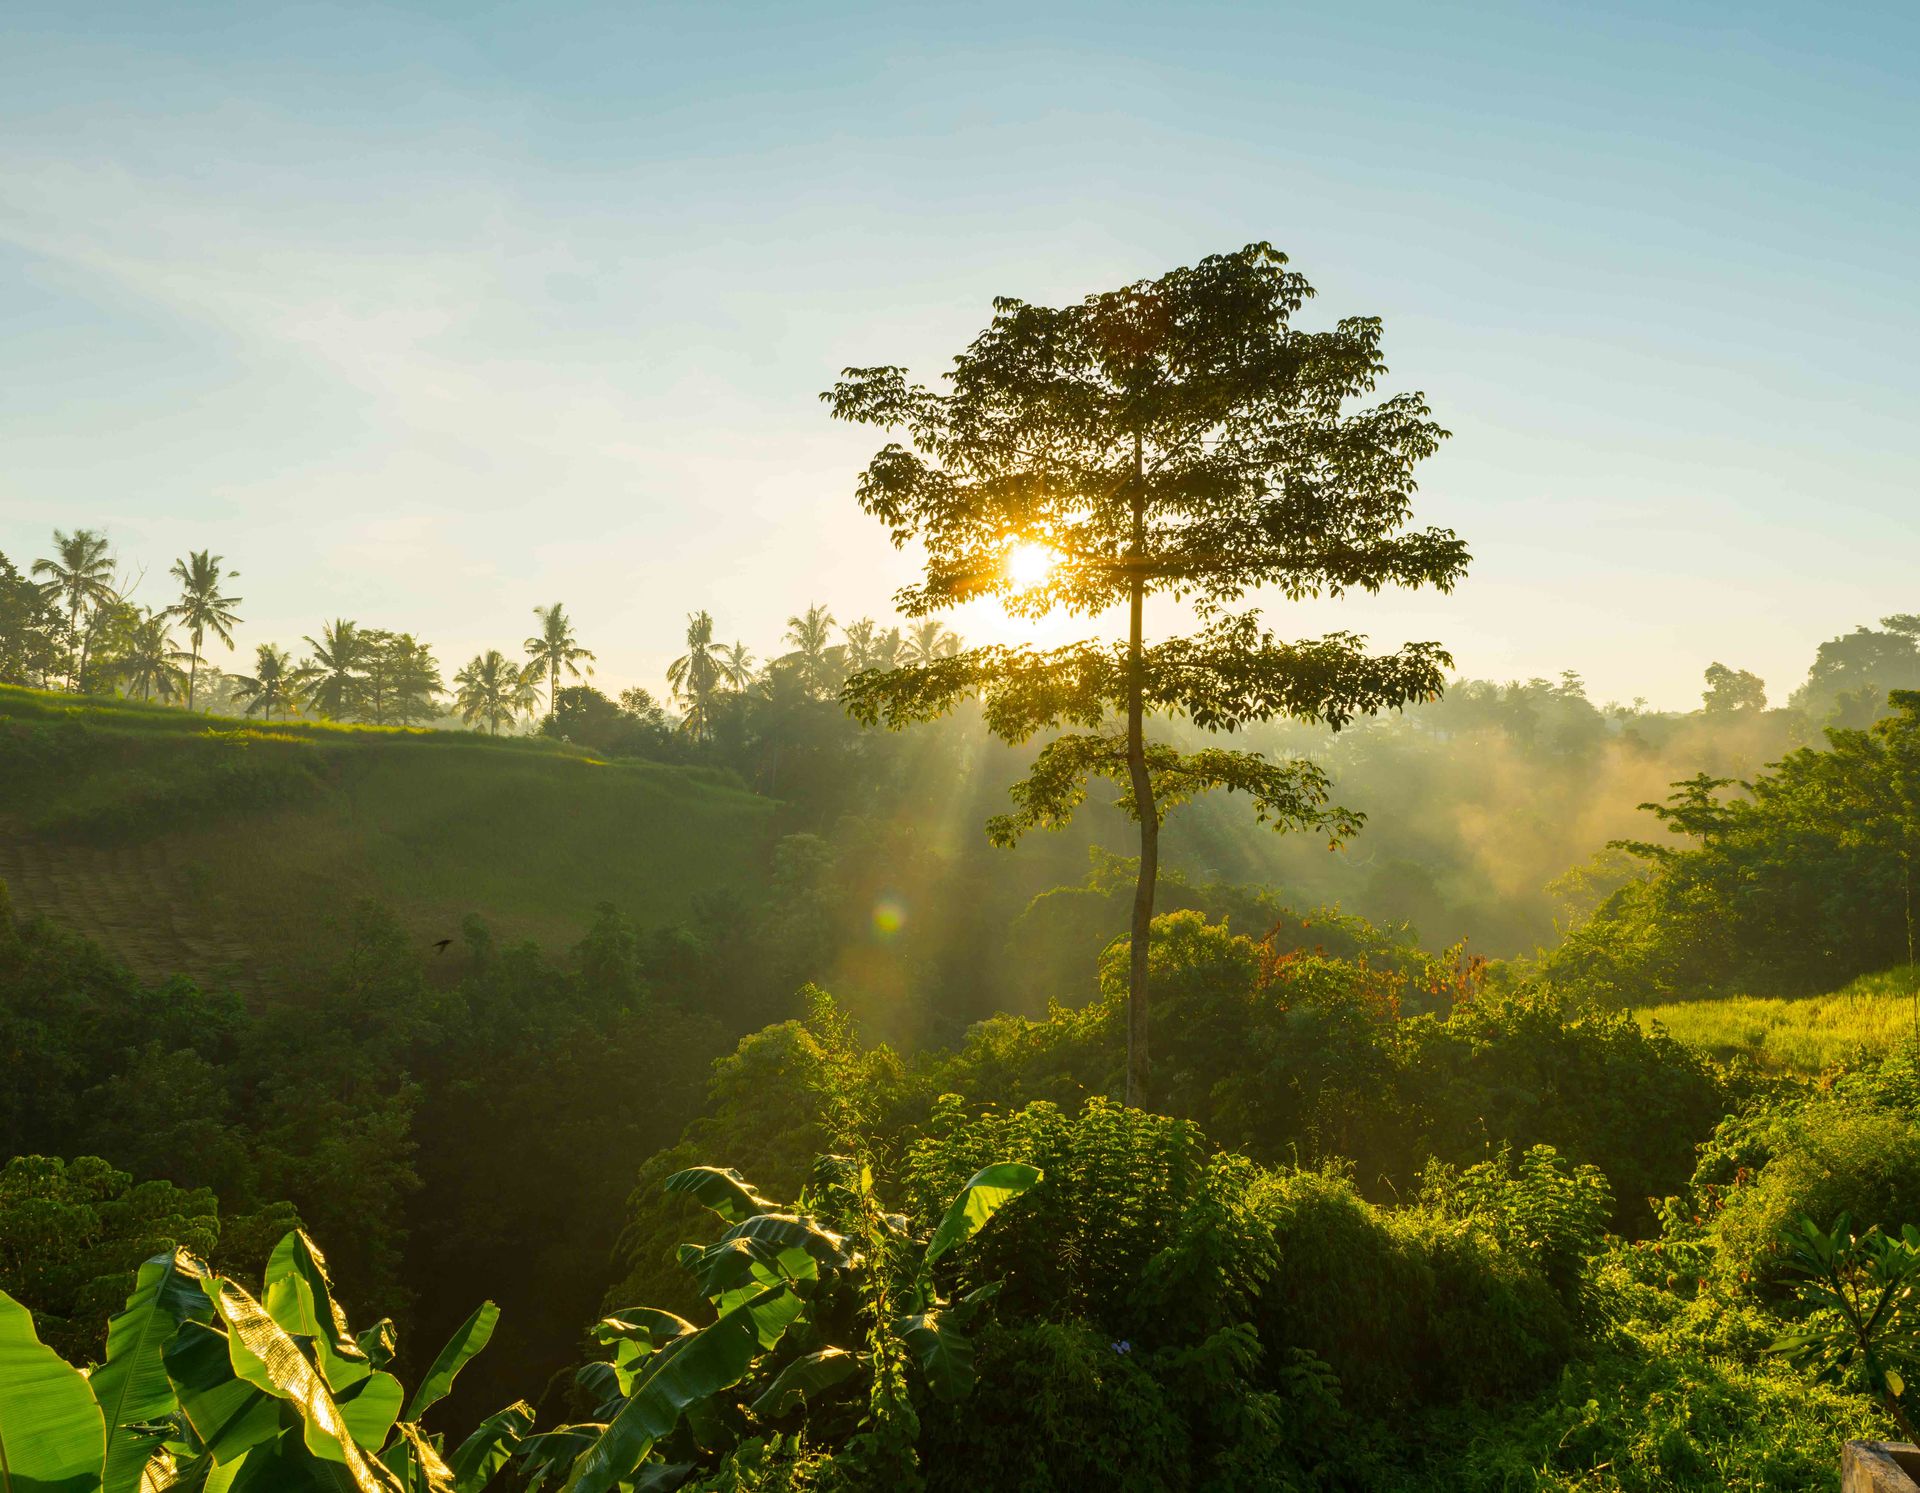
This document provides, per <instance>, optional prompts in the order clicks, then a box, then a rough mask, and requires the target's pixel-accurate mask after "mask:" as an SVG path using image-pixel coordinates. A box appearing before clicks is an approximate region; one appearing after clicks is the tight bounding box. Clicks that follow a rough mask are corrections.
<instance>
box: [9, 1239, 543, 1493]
mask: <svg viewBox="0 0 1920 1493" xmlns="http://www.w3.org/2000/svg"><path fill="white" fill-rule="evenodd" d="M498 1319H499V1309H498V1308H497V1307H495V1306H494V1305H493V1304H492V1303H491V1302H488V1303H485V1304H484V1305H482V1306H481V1307H480V1308H479V1309H478V1310H477V1311H475V1312H474V1313H473V1315H472V1316H470V1317H469V1318H468V1319H467V1320H466V1322H465V1323H463V1324H462V1325H461V1326H460V1327H459V1328H458V1329H457V1330H456V1331H455V1333H454V1334H453V1337H452V1338H451V1339H450V1340H449V1341H448V1343H447V1345H446V1346H445V1347H444V1348H442V1349H441V1351H440V1353H439V1355H438V1356H437V1357H436V1358H435V1359H434V1361H433V1363H432V1365H431V1366H430V1367H429V1368H428V1370H427V1372H426V1375H425V1377H424V1378H423V1379H422V1380H421V1382H420V1384H419V1386H418V1387H417V1388H416V1389H415V1390H414V1392H413V1395H412V1396H411V1397H410V1398H409V1397H407V1395H406V1393H405V1391H404V1390H403V1389H402V1388H401V1386H400V1382H399V1380H397V1379H395V1378H394V1377H393V1376H392V1375H391V1374H389V1373H387V1372H386V1367H387V1365H388V1364H390V1363H391V1362H392V1360H393V1355H394V1349H395V1341H394V1332H393V1324H392V1323H391V1322H379V1323H376V1324H374V1325H373V1326H372V1327H369V1328H368V1329H366V1330H365V1331H363V1332H361V1333H359V1334H358V1335H357V1336H356V1335H354V1334H353V1333H352V1332H351V1331H350V1329H349V1328H348V1325H347V1319H346V1315H345V1313H344V1312H343V1311H342V1310H341V1307H340V1304H339V1302H338V1300H337V1299H336V1298H335V1296H334V1294H333V1284H332V1281H331V1279H330V1278H329V1277H328V1274H327V1269H326V1261H325V1259H324V1258H323V1257H322V1255H321V1254H320V1251H319V1250H318V1249H317V1248H316V1247H315V1246H314V1245H313V1242H312V1241H311V1240H310V1239H308V1238H307V1236H306V1235H305V1234H304V1233H301V1232H300V1231H298V1230H295V1231H294V1232H292V1233H289V1234H288V1235H287V1236H286V1237H285V1238H283V1239H282V1240H281V1241H280V1243H279V1245H278V1246H277V1247H276V1248H275V1249H274V1251H273V1253H272V1255H271V1257H270V1258H269V1259H268V1261H267V1267H266V1272H265V1276H264V1280H263V1283H262V1288H261V1292H260V1295H259V1296H258V1297H255V1296H254V1295H252V1294H251V1293H249V1292H248V1291H247V1290H246V1289H245V1288H244V1287H242V1286H240V1285H239V1284H238V1283H236V1282H235V1281H232V1280H229V1279H226V1278H224V1277H222V1276H219V1275H216V1274H214V1273H213V1272H211V1271H209V1270H208V1269H207V1267H206V1266H205V1265H203V1264H202V1263H201V1262H200V1261H199V1260H198V1259H197V1258H195V1257H194V1256H193V1255H191V1254H189V1253H188V1252H187V1251H185V1250H182V1249H173V1250H170V1251H168V1252H167V1253H165V1254H161V1255H157V1256H155V1257H154V1258H152V1259H150V1260H148V1261H147V1262H146V1263H145V1264H144V1265H142V1266H141V1267H140V1270H139V1275H138V1278H137V1280H136V1281H135V1284H134V1288H133V1292H132V1294H131V1295H130V1296H128V1297H127V1302H126V1306H125V1308H124V1310H122V1311H121V1313H120V1314H119V1315H118V1316H116V1317H115V1318H114V1319H113V1321H112V1323H111V1324H110V1325H109V1327H108V1330H107V1347H106V1356H105V1359H104V1360H103V1361H102V1362H101V1363H100V1364H99V1366H98V1367H96V1368H94V1369H93V1370H92V1372H91V1373H90V1374H82V1373H81V1372H80V1371H79V1370H77V1369H75V1368H73V1367H72V1366H70V1365H68V1364H67V1363H66V1362H64V1361H63V1360H62V1359H61V1358H60V1356H59V1355H58V1354H57V1353H55V1352H54V1351H53V1350H52V1349H51V1348H48V1347H45V1346H44V1345H43V1344H41V1342H40V1341H39V1338H38V1337H37V1336H36V1334H35V1332H34V1327H33V1318H32V1314H31V1313H30V1312H28V1311H27V1309H26V1308H25V1307H23V1306H21V1305H20V1304H19V1303H18V1302H16V1301H15V1300H14V1299H13V1298H12V1297H10V1296H8V1295H6V1294H5V1293H0V1486H5V1487H9V1488H41V1489H59V1490H62V1493H140V1490H142V1489H158V1488H168V1487H174V1488H202V1487H212V1486H217V1487H222V1488H227V1487H257V1488H262V1489H267V1488H306V1487H321V1488H338V1489H342V1490H350V1493H411V1490H415V1489H418V1490H423V1493H425V1490H436V1493H444V1490H449V1489H451V1490H457V1493H478V1490H480V1489H483V1488H485V1487H486V1486H487V1485H488V1483H489V1482H490V1481H491V1480H492V1479H493V1477H494V1476H495V1475H496V1474H497V1473H498V1472H500V1470H501V1469H502V1468H503V1467H504V1466H505V1465H506V1462H507V1460H508V1458H509V1457H510V1456H511V1455H512V1453H513V1452H514V1451H515V1450H516V1449H517V1447H518V1446H519V1444H520V1443H521V1442H522V1440H523V1439H524V1438H525V1437H526V1435H527V1433H528V1431H529V1430H531V1428H532V1425H533V1414H532V1412H531V1411H530V1410H529V1409H528V1408H527V1407H526V1406H525V1405H523V1404H518V1405H512V1406H509V1407H508V1408H507V1409H505V1410H503V1411H501V1412H499V1413H498V1414H496V1415H494V1416H491V1417H489V1418H488V1419H487V1420H486V1421H484V1422H482V1423H481V1425H480V1427H479V1428H478V1429H477V1430H475V1431H474V1432H473V1434H472V1435H470V1436H469V1437H467V1439H466V1440H465V1441H463V1442H462V1443H461V1444H460V1445H459V1446H458V1447H457V1448H455V1449H453V1450H452V1451H449V1450H448V1449H447V1447H446V1444H445V1441H444V1438H442V1437H441V1436H439V1435H437V1434H435V1433H432V1432H430V1431H428V1430H427V1429H426V1428H425V1427H424V1426H423V1425H422V1423H421V1422H422V1417H423V1416H425V1415H426V1413H427V1412H428V1411H429V1410H431V1409H432V1408H433V1406H434V1405H435V1404H437V1403H438V1402H439V1401H440V1400H441V1399H443V1398H445V1396H446V1394H447V1392H448V1390H449V1389H450V1388H451V1387H452V1385H453V1381H454V1378H455V1376H456V1375H457V1374H458V1373H459V1372H460V1370H461V1369H462V1368H463V1367H464V1366H465V1365H466V1363H467V1362H468V1361H469V1360H470V1359H472V1358H473V1356H474V1355H475V1354H476V1353H478V1352H479V1351H480V1350H481V1349H482V1348H484V1347H485V1346H486V1344H487V1341H488V1339H489V1338H490V1337H491V1336H492V1334H493V1329H494V1324H495V1323H496V1322H497V1320H498ZM403 1407H404V1410H403Z"/></svg>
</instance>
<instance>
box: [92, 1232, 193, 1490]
mask: <svg viewBox="0 0 1920 1493" xmlns="http://www.w3.org/2000/svg"><path fill="white" fill-rule="evenodd" d="M205 1274H206V1267H205V1266H203V1265H202V1264H201V1263H200V1262H199V1261H198V1260H196V1259H195V1258H194V1257H193V1256H192V1255H190V1254H187V1253H186V1252H185V1251H184V1250H173V1251H171V1252H170V1253H168V1254H164V1255H155V1256H154V1257H153V1258H152V1259H151V1260H148V1261H146V1262H145V1263H144V1264H142V1265H141V1267H140V1273H139V1275H138V1276H137V1277H136V1278H135V1281H134V1287H133V1294H132V1295H130V1296H128V1297H127V1304H126V1306H125V1308H123V1309H122V1310H121V1312H120V1313H119V1315H117V1316H116V1317H114V1318H113V1319H112V1320H111V1321H110V1322H108V1323H107V1359H106V1362H105V1363H103V1364H101V1365H100V1367H99V1368H97V1369H95V1370H94V1371H93V1375H92V1377H91V1378H90V1379H89V1381H88V1382H89V1384H90V1385H91V1386H92V1389H93V1397H94V1399H95V1401H97V1402H98V1404H99V1406H100V1413H101V1415H102V1416H103V1417H104V1418H105V1421H106V1428H107V1460H106V1476H105V1478H104V1480H103V1486H104V1488H105V1490H106V1493H139V1490H140V1479H141V1473H142V1472H143V1471H145V1469H146V1465H147V1460H148V1458H149V1457H151V1456H152V1455H153V1451H154V1448H155V1447H157V1446H159V1444H160V1442H161V1441H162V1440H163V1439H164V1436H163V1433H162V1431H161V1430H159V1429H157V1428H155V1429H146V1427H147V1426H148V1425H149V1424H150V1423H152V1422H155V1421H158V1420H159V1419H160V1418H161V1417H162V1416H166V1415H171V1414H172V1413H173V1411H174V1409H175V1407H176V1406H177V1404H178V1403H179V1402H178V1401H177V1400H176V1398H175V1397H174V1393H173V1386H172V1385H171V1384H170V1383H168V1382H167V1368H166V1365H165V1363H163V1362H162V1361H161V1357H160V1355H161V1351H162V1350H163V1349H164V1348H165V1347H166V1345H167V1343H168V1342H169V1341H170V1340H171V1339H172V1337H173V1335H174V1333H175V1332H176V1331H178V1330H179V1327H180V1324H181V1323H182V1322H186V1321H205V1320H206V1319H207V1318H208V1317H210V1316H211V1315H212V1314H213V1308H212V1307H211V1306H209V1305H208V1303H207V1296H206V1292H204V1291H203V1290H201V1288H200V1281H201V1279H202V1277H204V1276H205Z"/></svg>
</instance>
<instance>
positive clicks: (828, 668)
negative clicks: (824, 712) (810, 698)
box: [785, 605, 844, 696]
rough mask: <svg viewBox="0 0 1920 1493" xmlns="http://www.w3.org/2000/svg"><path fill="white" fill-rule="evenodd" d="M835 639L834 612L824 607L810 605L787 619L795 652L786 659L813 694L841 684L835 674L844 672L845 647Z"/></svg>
mask: <svg viewBox="0 0 1920 1493" xmlns="http://www.w3.org/2000/svg"><path fill="white" fill-rule="evenodd" d="M832 638H833V613H832V612H829V611H828V610H827V609H826V608H825V607H823V606H817V605H816V606H810V607H808V608H807V609H806V611H804V612H802V613H801V614H800V615H799V616H798V617H789V618H787V637H786V641H787V642H789V643H791V644H792V645H793V652H791V653H789V654H788V655H787V657H786V660H785V661H786V662H788V663H790V664H791V665H792V666H793V671H794V674H795V676H796V678H797V681H798V683H799V685H800V688H801V689H803V690H805V691H806V692H807V693H808V694H810V695H814V696H819V695H824V694H825V693H826V692H827V691H828V690H830V689H833V688H835V687H836V686H837V684H838V683H839V681H838V680H837V679H836V678H835V677H834V676H835V675H836V674H838V673H840V672H841V658H842V657H843V653H844V650H842V649H840V648H839V647H836V646H835V645H834V644H833V642H832V641H831V640H832Z"/></svg>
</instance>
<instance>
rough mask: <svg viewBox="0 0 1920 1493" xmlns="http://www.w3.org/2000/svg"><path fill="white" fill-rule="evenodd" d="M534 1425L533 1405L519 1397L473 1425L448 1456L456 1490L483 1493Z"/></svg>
mask: <svg viewBox="0 0 1920 1493" xmlns="http://www.w3.org/2000/svg"><path fill="white" fill-rule="evenodd" d="M532 1429H533V1407H532V1406H530V1405H528V1404H526V1403H525V1402H524V1401H518V1402H516V1403H514V1404H512V1405H509V1406H507V1408H506V1409H504V1410H497V1411H495V1412H494V1413H493V1414H492V1415H489V1416H488V1417H487V1418H486V1419H485V1420H483V1421H481V1422H480V1424H479V1425H478V1426H477V1427H475V1428H474V1432H473V1434H472V1435H471V1436H469V1437H467V1439H466V1440H465V1441H463V1442H461V1443H460V1445H459V1446H457V1447H455V1448H454V1452H453V1455H452V1456H451V1457H449V1458H447V1466H448V1468H449V1469H450V1470H451V1472H452V1474H453V1486H454V1493H481V1490H482V1489H484V1488H485V1487H486V1486H487V1484H488V1483H489V1482H491V1481H492V1479H493V1475H494V1474H495V1473H497V1472H498V1471H499V1470H500V1469H501V1468H503V1467H505V1466H506V1465H507V1463H508V1462H509V1461H511V1460H512V1458H513V1454H514V1453H515V1452H516V1451H518V1450H519V1449H520V1445H521V1443H522V1442H523V1441H524V1440H525V1439H526V1436H527V1433H528V1432H529V1431H531V1430H532Z"/></svg>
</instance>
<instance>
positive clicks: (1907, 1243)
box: [1773, 1213, 1920, 1441]
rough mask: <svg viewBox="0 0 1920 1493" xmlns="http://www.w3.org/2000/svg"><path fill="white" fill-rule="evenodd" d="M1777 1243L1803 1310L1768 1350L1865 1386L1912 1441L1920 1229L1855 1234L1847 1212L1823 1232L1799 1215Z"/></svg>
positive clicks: (1821, 1374) (1918, 1354)
mask: <svg viewBox="0 0 1920 1493" xmlns="http://www.w3.org/2000/svg"><path fill="white" fill-rule="evenodd" d="M1780 1243H1781V1246H1782V1248H1783V1249H1784V1250H1785V1251H1786V1255H1787V1262H1788V1267H1789V1268H1790V1269H1791V1270H1793V1271H1794V1272H1795V1273H1796V1274H1797V1275H1799V1276H1800V1277H1801V1279H1800V1281H1799V1282H1798V1285H1797V1289H1796V1291H1795V1295H1796V1297H1797V1299H1798V1302H1799V1305H1800V1307H1801V1308H1802V1310H1803V1311H1805V1312H1806V1314H1807V1315H1806V1317H1805V1319H1804V1320H1803V1321H1801V1322H1800V1323H1799V1324H1798V1325H1797V1326H1796V1327H1795V1328H1794V1330H1793V1331H1791V1332H1789V1333H1787V1334H1786V1335H1784V1336H1783V1337H1781V1338H1780V1339H1779V1341H1777V1342H1776V1343H1775V1344H1774V1345H1773V1351H1774V1352H1776V1353H1779V1354H1781V1355H1783V1356H1784V1357H1785V1358H1787V1359H1788V1360H1789V1361H1790V1362H1792V1363H1795V1364H1797V1365H1799V1366H1801V1367H1803V1368H1808V1369H1811V1370H1812V1371H1813V1373H1814V1374H1815V1376H1816V1377H1818V1378H1824V1379H1831V1380H1837V1381H1839V1382H1842V1383H1847V1384H1851V1385H1853V1386H1854V1387H1857V1388H1864V1389H1865V1390H1866V1391H1867V1393H1869V1394H1871V1395H1874V1396H1875V1397H1877V1398H1878V1399H1879V1400H1880V1402H1881V1403H1882V1404H1883V1405H1885V1406H1886V1407H1887V1413H1888V1414H1889V1415H1891V1416H1892V1417H1893V1418H1894V1420H1895V1421H1897V1422H1898V1423H1899V1426H1900V1431H1901V1434H1902V1435H1904V1436H1905V1437H1906V1438H1907V1440H1909V1441H1913V1440H1915V1439H1916V1436H1915V1432H1914V1425H1913V1421H1912V1420H1911V1419H1910V1418H1909V1416H1908V1413H1907V1379H1908V1378H1909V1377H1910V1376H1914V1375H1920V1303H1917V1302H1916V1301H1915V1288H1916V1286H1920V1229H1916V1228H1915V1227H1914V1226H1913V1225H1912V1224H1908V1225H1906V1226H1905V1227H1904V1228H1902V1229H1901V1230H1900V1235H1899V1237H1898V1238H1894V1237H1892V1236H1891V1235H1887V1234H1883V1233H1881V1232H1880V1230H1879V1229H1878V1228H1877V1227H1876V1228H1870V1229H1868V1230H1867V1231H1866V1232H1865V1233H1864V1234H1855V1233H1854V1231H1853V1222H1852V1220H1851V1219H1850V1218H1849V1217H1848V1216H1847V1215H1846V1214H1845V1213H1842V1214H1841V1215H1840V1216H1839V1217H1838V1218H1836V1219H1835V1220H1834V1221H1833V1226H1832V1227H1831V1228H1829V1229H1824V1230H1823V1229H1822V1228H1821V1227H1820V1226H1819V1225H1818V1224H1816V1223H1815V1222H1814V1221H1813V1220H1812V1219H1811V1218H1807V1217H1804V1216H1803V1217H1801V1218H1800V1219H1799V1220H1798V1221H1797V1222H1796V1223H1795V1224H1794V1225H1793V1226H1792V1227H1791V1228H1788V1229H1785V1230H1783V1231H1782V1232H1781V1235H1780Z"/></svg>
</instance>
